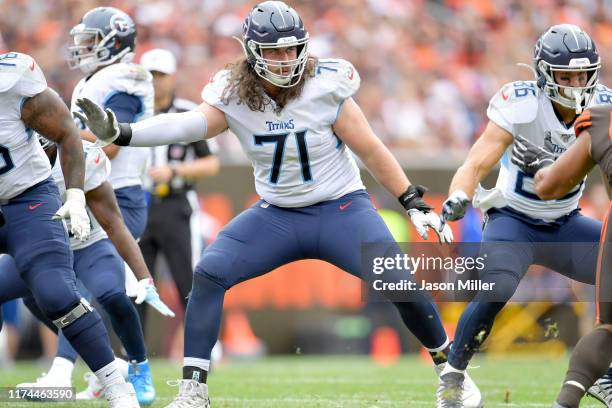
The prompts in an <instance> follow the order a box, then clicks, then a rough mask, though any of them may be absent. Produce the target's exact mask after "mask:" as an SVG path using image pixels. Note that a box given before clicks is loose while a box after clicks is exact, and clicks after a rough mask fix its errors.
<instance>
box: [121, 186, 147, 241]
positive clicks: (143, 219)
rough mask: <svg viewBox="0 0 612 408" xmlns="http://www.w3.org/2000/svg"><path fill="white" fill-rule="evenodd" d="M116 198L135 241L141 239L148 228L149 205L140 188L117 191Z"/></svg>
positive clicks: (134, 187)
mask: <svg viewBox="0 0 612 408" xmlns="http://www.w3.org/2000/svg"><path fill="white" fill-rule="evenodd" d="M115 197H116V198H117V204H118V205H119V210H120V211H121V215H122V216H123V222H125V226H126V227H127V228H128V230H129V231H130V233H131V234H132V236H133V237H134V239H139V238H140V236H141V235H142V233H143V232H144V230H145V228H146V226H147V213H148V211H147V203H146V201H145V194H144V191H143V190H142V188H141V187H140V186H130V187H124V188H119V189H117V190H115Z"/></svg>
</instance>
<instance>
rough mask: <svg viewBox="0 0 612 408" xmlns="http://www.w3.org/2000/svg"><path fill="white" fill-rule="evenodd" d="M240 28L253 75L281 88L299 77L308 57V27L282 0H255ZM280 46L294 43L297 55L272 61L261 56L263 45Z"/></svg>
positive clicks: (293, 82) (296, 80)
mask: <svg viewBox="0 0 612 408" xmlns="http://www.w3.org/2000/svg"><path fill="white" fill-rule="evenodd" d="M243 31H244V32H243V39H242V45H243V48H244V52H245V54H246V57H247V60H248V62H249V63H250V64H251V66H252V67H253V69H254V70H255V72H256V73H257V75H259V76H260V77H262V78H263V79H265V80H267V81H269V82H270V83H272V84H274V85H276V86H280V87H283V88H288V87H291V86H294V85H296V84H297V83H298V82H299V81H300V78H301V77H302V74H303V73H304V68H305V67H306V62H307V61H308V31H306V28H304V23H303V22H302V19H301V18H300V16H299V15H298V13H297V12H296V11H295V10H294V9H293V8H291V7H289V6H287V5H286V4H285V3H283V2H282V1H264V2H263V3H259V4H258V5H256V6H255V7H253V10H251V12H250V13H249V15H248V16H247V18H246V20H245V22H244V26H243ZM284 47H296V49H297V58H296V59H294V60H288V61H276V60H272V59H266V58H264V57H263V50H264V49H269V48H284ZM285 71H287V72H285Z"/></svg>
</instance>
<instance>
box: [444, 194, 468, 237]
mask: <svg viewBox="0 0 612 408" xmlns="http://www.w3.org/2000/svg"><path fill="white" fill-rule="evenodd" d="M469 202H470V199H469V198H468V196H467V194H465V192H464V191H462V190H457V191H455V192H453V193H452V194H451V195H450V196H449V197H448V198H447V199H446V201H444V204H442V215H441V216H440V227H441V228H442V227H444V226H446V221H457V220H460V219H461V218H463V216H464V215H465V210H466V208H467V205H468V203H469Z"/></svg>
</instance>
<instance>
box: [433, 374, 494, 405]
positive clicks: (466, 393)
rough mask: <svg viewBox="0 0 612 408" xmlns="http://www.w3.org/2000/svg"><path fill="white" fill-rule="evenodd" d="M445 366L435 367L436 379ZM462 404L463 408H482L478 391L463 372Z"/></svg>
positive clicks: (472, 381)
mask: <svg viewBox="0 0 612 408" xmlns="http://www.w3.org/2000/svg"><path fill="white" fill-rule="evenodd" d="M445 366H446V363H443V364H439V365H437V366H435V369H436V374H437V375H438V378H439V377H440V374H442V370H444V367H445ZM462 403H463V407H464V408H482V407H483V406H484V403H483V401H482V395H481V394H480V390H479V389H478V386H476V383H475V382H474V380H472V378H471V377H470V376H469V374H468V373H467V371H465V373H464V377H463V394H462Z"/></svg>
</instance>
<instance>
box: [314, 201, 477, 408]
mask: <svg viewBox="0 0 612 408" xmlns="http://www.w3.org/2000/svg"><path fill="white" fill-rule="evenodd" d="M319 209H320V214H319V215H318V216H317V218H318V221H316V222H319V223H320V225H321V228H320V229H321V235H320V239H317V240H315V242H317V247H318V251H319V253H318V254H317V257H319V258H320V259H323V260H325V261H328V262H330V263H332V264H334V265H336V266H338V267H339V268H342V269H344V270H345V271H347V272H349V273H351V274H353V275H355V276H357V277H360V278H361V279H364V280H366V281H371V280H372V279H371V277H369V276H364V273H363V271H362V265H361V262H362V256H361V251H362V245H363V244H383V245H384V247H385V249H388V250H390V251H391V253H385V256H393V254H395V253H399V247H398V246H397V245H395V244H394V239H393V236H392V235H391V233H390V232H389V230H388V228H387V226H386V225H385V223H384V221H383V220H382V218H381V217H380V216H379V215H378V213H377V212H376V210H375V209H374V207H373V206H372V203H371V201H370V198H369V195H368V194H367V193H366V192H365V191H358V192H355V193H352V194H348V195H346V196H344V197H342V198H340V199H338V200H333V201H329V202H326V203H322V204H319ZM306 222H308V223H312V222H313V220H308V219H306ZM305 229H307V227H306V228H305ZM376 256H378V255H376ZM379 276H380V278H381V279H382V280H384V281H385V282H389V281H397V280H399V279H411V277H410V276H406V275H405V273H404V274H396V275H394V274H393V273H392V272H389V273H387V272H385V274H383V275H379ZM393 304H394V305H395V307H396V308H397V310H398V311H399V313H400V316H401V318H402V321H403V322H404V324H405V325H406V327H407V328H408V329H409V330H410V331H411V332H412V333H413V334H414V335H415V336H416V337H417V338H418V339H419V341H421V343H422V344H423V346H424V347H426V348H427V350H428V351H429V353H430V355H431V357H432V359H433V361H434V363H435V364H436V372H437V373H438V374H439V372H440V371H441V370H442V368H443V367H444V365H445V363H446V361H447V355H448V353H449V349H450V347H449V340H448V337H447V336H446V332H445V331H444V327H443V326H442V322H441V321H440V316H439V314H438V309H437V307H436V305H435V303H434V302H433V301H432V299H431V298H430V297H429V296H428V295H427V294H426V293H424V292H420V291H417V292H414V293H413V294H412V295H411V296H410V298H408V299H394V301H393ZM481 401H482V398H481V395H480V391H479V390H478V388H477V387H476V385H475V384H474V383H473V382H472V381H471V379H469V377H468V379H467V380H466V387H465V392H464V393H463V395H462V403H463V404H464V405H463V406H464V407H479V406H480V405H481Z"/></svg>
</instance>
